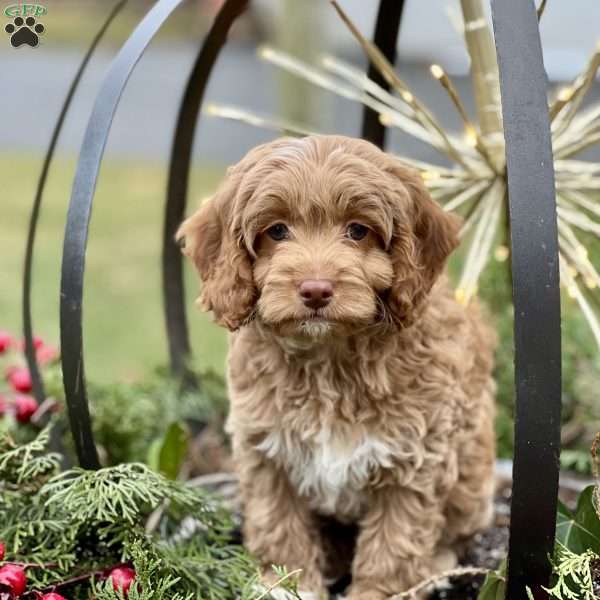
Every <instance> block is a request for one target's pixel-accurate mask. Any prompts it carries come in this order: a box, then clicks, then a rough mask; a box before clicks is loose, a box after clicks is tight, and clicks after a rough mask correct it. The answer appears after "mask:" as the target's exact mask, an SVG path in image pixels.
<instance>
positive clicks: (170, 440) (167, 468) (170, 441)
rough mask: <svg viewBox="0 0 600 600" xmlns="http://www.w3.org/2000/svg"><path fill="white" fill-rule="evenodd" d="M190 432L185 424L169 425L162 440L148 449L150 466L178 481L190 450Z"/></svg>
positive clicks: (155, 442)
mask: <svg viewBox="0 0 600 600" xmlns="http://www.w3.org/2000/svg"><path fill="white" fill-rule="evenodd" d="M189 441H190V432H189V430H188V428H187V426H186V425H185V424H183V423H179V422H175V423H171V425H169V427H168V429H167V431H166V432H165V435H164V436H163V437H162V438H159V439H157V440H154V442H152V444H151V445H150V448H149V449H148V465H149V466H150V467H151V468H152V469H154V470H156V471H159V472H160V473H162V474H163V475H164V476H165V477H168V478H169V479H176V478H177V475H178V474H179V470H180V469H181V465H182V463H183V460H184V459H185V455H186V453H187V450H188V445H189Z"/></svg>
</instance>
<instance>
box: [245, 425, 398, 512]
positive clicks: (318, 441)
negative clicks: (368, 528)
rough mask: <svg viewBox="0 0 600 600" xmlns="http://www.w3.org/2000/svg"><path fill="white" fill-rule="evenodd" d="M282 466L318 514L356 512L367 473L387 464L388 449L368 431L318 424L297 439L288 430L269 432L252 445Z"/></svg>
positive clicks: (389, 458) (359, 506) (361, 497)
mask: <svg viewBox="0 0 600 600" xmlns="http://www.w3.org/2000/svg"><path fill="white" fill-rule="evenodd" d="M257 449H258V450H260V451H262V452H264V453H265V454H266V455H267V456H268V457H269V458H271V459H273V460H275V461H278V462H279V463H280V464H281V465H282V466H283V467H284V468H285V470H286V471H287V474H288V477H289V478H290V482H291V483H292V485H293V486H294V487H295V488H296V490H297V491H298V493H299V494H300V495H302V496H305V497H307V498H309V500H310V504H311V507H312V508H314V509H315V510H317V511H319V512H320V513H322V514H336V515H337V516H340V517H346V518H354V517H356V516H358V513H359V512H360V509H361V504H362V501H363V499H364V494H363V491H364V488H365V486H366V485H367V483H368V481H369V476H370V475H371V474H372V473H373V472H374V471H375V470H377V469H379V468H390V467H391V466H392V456H393V453H392V450H391V448H390V447H389V445H387V444H386V443H385V442H383V441H381V440H380V439H378V438H377V437H375V436H373V435H368V434H364V435H363V436H362V437H360V438H358V439H349V438H348V437H345V436H341V435H335V434H332V432H331V431H329V430H325V429H324V430H322V431H321V432H320V433H319V434H318V435H317V436H314V437H311V438H309V439H305V440H301V439H300V438H299V436H298V437H297V436H292V435H290V434H289V432H279V431H277V432H271V433H270V434H268V435H267V436H266V437H265V439H264V440H263V441H262V442H261V443H260V444H259V445H258V446H257Z"/></svg>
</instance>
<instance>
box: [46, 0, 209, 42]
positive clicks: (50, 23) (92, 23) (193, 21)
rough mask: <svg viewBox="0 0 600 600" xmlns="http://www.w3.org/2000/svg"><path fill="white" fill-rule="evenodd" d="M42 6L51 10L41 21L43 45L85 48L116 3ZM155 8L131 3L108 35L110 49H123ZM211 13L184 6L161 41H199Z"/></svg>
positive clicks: (136, 0) (75, 1)
mask: <svg viewBox="0 0 600 600" xmlns="http://www.w3.org/2000/svg"><path fill="white" fill-rule="evenodd" d="M42 4H44V5H45V6H46V7H47V8H48V13H47V14H46V15H44V17H42V18H40V21H42V22H43V23H44V25H45V27H46V32H45V33H44V36H43V38H42V43H43V44H44V45H48V46H54V45H61V46H64V45H70V46H75V47H86V46H87V45H88V44H89V43H90V41H91V39H92V38H93V37H94V35H95V33H96V31H97V30H98V29H99V27H100V24H101V23H102V22H103V21H104V20H105V19H106V17H107V16H108V14H109V13H110V11H111V10H112V7H113V6H114V5H115V4H116V1H115V0H111V1H110V2H81V0H61V1H60V2H59V1H57V0H49V1H48V2H43V3H42ZM153 4H154V2H153V1H152V0H129V1H128V4H127V5H126V6H125V8H123V9H122V10H121V12H120V13H119V15H118V16H117V17H116V19H115V20H114V21H113V23H112V24H111V26H110V28H109V29H108V31H107V32H106V34H105V36H104V43H105V44H106V45H108V46H111V47H116V46H119V45H121V44H122V43H123V42H124V41H125V39H127V36H128V35H130V34H131V32H132V31H133V29H134V28H135V27H136V25H137V24H138V23H139V22H140V21H141V19H142V18H143V17H144V15H145V14H146V13H147V12H148V10H149V9H150V8H151V7H152V5H153ZM210 12H211V11H210V10H204V11H203V10H202V9H201V8H200V6H199V5H198V3H187V4H184V6H182V7H180V8H179V9H177V10H176V11H175V12H174V13H173V15H172V16H171V17H169V19H168V20H167V22H166V23H165V25H164V26H163V27H162V28H161V31H160V34H159V39H160V40H162V41H166V42H169V41H173V40H178V41H182V40H193V39H196V38H197V36H198V32H203V31H205V30H206V28H207V25H208V23H209V17H210V14H209V13H210Z"/></svg>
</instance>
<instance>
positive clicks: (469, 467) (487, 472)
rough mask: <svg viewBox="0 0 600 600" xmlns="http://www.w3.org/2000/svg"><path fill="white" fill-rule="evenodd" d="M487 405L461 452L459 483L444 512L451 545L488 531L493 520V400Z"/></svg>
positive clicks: (444, 540)
mask: <svg viewBox="0 0 600 600" xmlns="http://www.w3.org/2000/svg"><path fill="white" fill-rule="evenodd" d="M484 394H489V392H487V391H485V392H484ZM484 400H487V399H484ZM488 406H489V407H490V408H489V410H484V411H482V414H481V417H480V419H479V420H478V424H477V429H476V430H475V431H474V432H473V434H472V435H471V437H470V438H468V439H466V440H465V441H464V443H462V444H461V445H460V446H459V449H458V473H459V475H458V481H457V482H456V485H455V486H454V487H453V488H452V490H451V491H450V495H449V496H448V501H447V504H446V510H445V513H446V528H445V531H444V538H443V542H444V543H446V544H448V545H451V544H453V543H454V542H456V541H459V540H460V539H461V538H466V537H468V536H471V535H473V534H474V533H475V532H476V531H478V530H481V529H485V528H486V527H488V526H489V525H490V524H491V521H492V518H493V514H494V504H493V501H494V483H495V480H494V464H495V434H494V424H493V415H492V410H491V400H489V403H488Z"/></svg>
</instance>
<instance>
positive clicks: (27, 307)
mask: <svg viewBox="0 0 600 600" xmlns="http://www.w3.org/2000/svg"><path fill="white" fill-rule="evenodd" d="M126 3H127V0H120V1H119V2H117V3H116V4H115V5H114V6H113V8H112V10H111V11H110V13H109V14H108V16H107V17H106V20H105V21H104V23H102V25H101V26H100V29H99V30H98V31H97V33H96V35H95V36H94V38H93V40H92V42H91V43H90V46H89V48H88V49H87V51H86V53H85V55H84V56H83V58H82V60H81V63H80V64H79V68H78V69H77V71H76V72H75V75H74V77H73V80H72V81H71V85H70V86H69V90H68V91H67V95H66V96H65V99H64V100H63V104H62V107H61V109H60V113H59V115H58V119H57V120H56V124H55V125H54V130H53V131H52V136H51V137H50V142H49V143H48V148H47V150H46V155H45V156H44V162H43V164H42V170H41V172H40V177H39V179H38V183H37V188H36V192H35V196H34V199H33V205H32V208H31V215H30V217H29V229H28V232H27V244H26V247H25V262H24V266H23V291H22V294H23V297H22V309H23V338H24V340H25V358H26V360H27V367H28V368H29V372H30V373H31V381H32V384H33V394H34V396H35V398H36V400H37V401H38V402H43V401H44V400H45V398H46V392H45V390H44V380H43V378H42V374H41V373H40V370H39V367H38V363H37V358H36V353H35V347H34V345H33V319H32V316H31V274H32V270H33V250H34V247H35V238H36V233H37V225H38V221H39V217H40V209H41V206H42V199H43V196H44V190H45V188H46V181H47V179H48V172H49V170H50V165H51V163H52V159H53V158H54V151H55V149H56V144H57V142H58V138H59V136H60V132H61V131H62V128H63V125H64V122H65V119H66V116H67V113H68V111H69V107H70V106H71V102H72V100H73V97H74V96H75V92H76V91H77V88H78V86H79V82H80V81H81V77H82V76H83V73H84V71H85V69H86V67H87V65H88V63H89V62H90V59H91V57H92V54H93V53H94V50H95V49H96V47H97V46H98V44H99V43H100V41H101V40H102V38H103V37H104V33H105V32H106V30H107V29H108V28H109V26H110V24H111V23H112V22H113V20H114V19H115V17H116V16H117V15H118V14H119V12H121V9H122V8H123V7H124V6H125V4H126Z"/></svg>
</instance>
